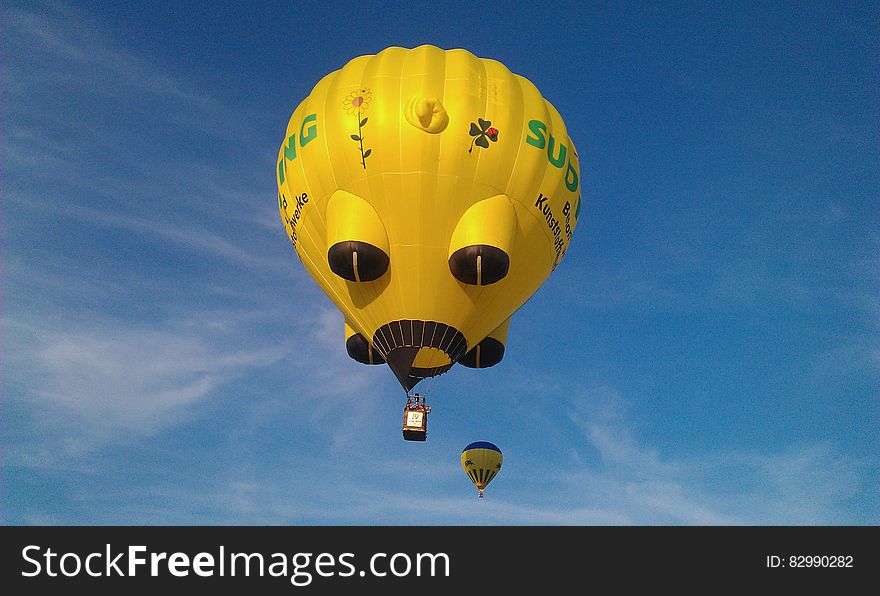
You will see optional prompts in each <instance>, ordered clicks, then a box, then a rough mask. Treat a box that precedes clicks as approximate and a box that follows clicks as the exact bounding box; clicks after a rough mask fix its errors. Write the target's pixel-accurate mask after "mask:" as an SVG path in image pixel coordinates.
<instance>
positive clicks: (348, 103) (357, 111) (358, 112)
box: [342, 89, 373, 170]
mask: <svg viewBox="0 0 880 596" xmlns="http://www.w3.org/2000/svg"><path fill="white" fill-rule="evenodd" d="M372 100H373V94H372V93H371V92H370V90H369V89H358V90H356V91H352V92H351V93H349V94H348V95H346V96H345V99H343V100H342V107H343V108H345V111H346V112H347V113H348V115H349V116H354V117H355V118H357V123H358V131H357V134H353V135H351V140H352V141H354V142H356V143H357V144H358V149H359V150H360V152H361V165H362V166H364V169H365V170H366V169H367V158H368V157H369V156H370V153H372V152H373V150H372V149H366V150H365V149H364V126H366V125H367V118H366V117H365V116H364V114H365V113H366V111H367V108H368V107H369V105H370V102H371V101H372Z"/></svg>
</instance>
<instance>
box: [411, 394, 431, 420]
mask: <svg viewBox="0 0 880 596" xmlns="http://www.w3.org/2000/svg"><path fill="white" fill-rule="evenodd" d="M406 409H407V410H421V411H422V412H425V413H426V414H427V413H428V412H430V411H431V406H429V405H428V394H427V393H419V392H418V391H416V392H414V393H410V392H409V391H407V392H406Z"/></svg>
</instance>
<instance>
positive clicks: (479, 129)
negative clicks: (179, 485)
mask: <svg viewBox="0 0 880 596" xmlns="http://www.w3.org/2000/svg"><path fill="white" fill-rule="evenodd" d="M470 135H471V136H472V137H474V138H473V139H472V140H471V146H470V147H469V148H468V153H472V152H473V150H474V145H476V146H477V147H482V148H483V149H488V148H489V141H492V142H493V143H495V142H497V141H498V129H497V128H495V127H494V126H492V121H491V120H483V119H482V118H477V121H476V122H471V131H470Z"/></svg>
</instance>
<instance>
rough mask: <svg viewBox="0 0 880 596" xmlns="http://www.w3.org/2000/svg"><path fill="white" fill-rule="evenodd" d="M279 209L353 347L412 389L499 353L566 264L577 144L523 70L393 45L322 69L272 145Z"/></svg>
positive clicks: (576, 201) (354, 353)
mask: <svg viewBox="0 0 880 596" xmlns="http://www.w3.org/2000/svg"><path fill="white" fill-rule="evenodd" d="M276 165H277V167H276V168H275V170H276V180H277V183H278V208H279V211H280V214H281V218H282V220H283V222H284V227H285V230H286V232H287V235H288V236H289V238H290V241H291V242H292V243H293V246H294V248H295V250H296V254H297V255H298V256H299V258H300V260H301V261H302V263H303V265H304V266H305V268H306V270H307V271H308V273H309V274H310V275H311V277H312V278H313V279H314V280H315V281H316V282H317V284H318V285H319V286H320V287H321V289H322V290H323V291H324V293H326V294H327V296H328V297H329V298H330V300H332V301H333V303H334V304H335V305H336V306H337V307H338V308H339V310H340V311H342V313H343V314H344V315H345V344H346V349H347V351H348V353H349V355H350V356H351V357H352V358H354V359H355V360H357V361H358V362H361V363H364V364H388V366H389V367H390V368H391V369H392V371H393V372H394V374H395V376H396V377H397V379H398V380H399V382H400V384H401V385H402V386H403V387H404V389H405V390H406V391H409V390H410V389H411V388H412V387H414V386H415V384H416V383H418V382H419V381H420V380H422V379H424V378H428V377H432V376H435V375H438V374H441V373H443V372H445V371H447V370H449V369H450V368H451V367H452V366H453V365H454V364H456V363H461V364H463V365H465V366H468V367H473V368H485V367H488V366H492V365H494V364H497V363H498V362H499V361H500V360H501V359H502V357H503V354H504V349H505V342H506V338H507V329H508V325H509V319H510V317H511V315H512V314H513V313H514V312H515V311H516V310H517V309H518V308H519V307H520V306H522V305H523V304H524V303H525V302H526V300H528V299H529V297H530V296H531V295H532V294H533V293H534V292H535V291H536V290H537V289H538V287H539V286H540V285H541V284H542V283H543V282H544V280H545V279H546V278H547V276H548V275H550V273H551V271H553V270H554V269H555V268H556V266H557V265H558V264H559V262H560V260H561V259H562V257H563V256H564V255H565V252H566V250H567V249H568V245H569V241H570V239H571V236H572V233H573V231H574V227H575V224H576V222H577V217H578V213H579V210H580V197H581V190H580V187H581V182H580V180H581V173H580V166H579V163H578V156H577V152H576V151H575V148H574V144H573V143H572V141H571V139H569V137H568V133H567V131H566V128H565V124H564V123H563V121H562V118H561V117H560V116H559V114H558V112H557V111H556V109H555V108H554V107H553V106H552V105H551V104H550V103H549V102H547V101H546V100H545V99H544V98H543V97H542V96H541V94H540V93H539V92H538V90H537V89H536V88H535V86H534V85H533V84H532V83H531V82H529V81H528V80H527V79H525V78H523V77H521V76H519V75H516V74H514V73H512V72H511V71H510V70H508V69H507V68H506V67H505V66H504V65H502V64H501V63H499V62H496V61H494V60H488V59H482V58H478V57H476V56H474V55H473V54H471V53H470V52H468V51H466V50H461V49H456V50H449V51H444V50H441V49H439V48H436V47H433V46H420V47H417V48H414V49H405V48H399V47H391V48H387V49H385V50H383V51H382V52H380V53H379V54H376V55H370V56H360V57H358V58H354V59H353V60H351V61H350V62H348V63H347V64H346V65H345V66H344V67H342V68H341V69H339V70H337V71H335V72H332V73H330V74H328V75H327V76H325V77H324V78H323V79H321V80H320V82H318V83H317V85H316V86H315V87H314V89H312V91H311V93H310V94H309V95H308V97H306V98H305V99H304V100H303V101H302V103H300V104H299V106H298V107H297V108H296V109H295V110H294V112H293V116H292V117H291V119H290V122H289V124H288V126H287V131H286V133H285V135H284V140H283V142H282V145H281V148H280V150H279V153H278V160H277V164H276Z"/></svg>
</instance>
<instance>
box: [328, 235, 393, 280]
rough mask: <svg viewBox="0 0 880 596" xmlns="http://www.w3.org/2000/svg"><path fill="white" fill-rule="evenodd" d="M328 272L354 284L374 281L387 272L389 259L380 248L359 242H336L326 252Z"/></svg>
mask: <svg viewBox="0 0 880 596" xmlns="http://www.w3.org/2000/svg"><path fill="white" fill-rule="evenodd" d="M327 263H328V264H329V265H330V270H331V271H332V272H333V273H335V274H336V275H338V276H339V277H341V278H343V279H347V280H348V281H354V282H363V281H375V280H377V279H379V278H380V277H382V276H383V275H384V274H385V272H386V271H387V270H388V264H389V263H390V259H389V257H388V255H387V254H386V253H385V251H383V250H382V249H381V248H378V247H375V246H373V245H372V244H369V243H367V242H361V241H359V240H346V241H343V242H337V243H336V244H334V245H333V246H331V247H330V250H328V251H327Z"/></svg>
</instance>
